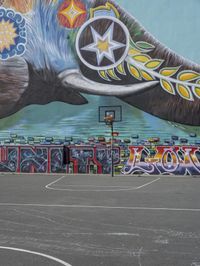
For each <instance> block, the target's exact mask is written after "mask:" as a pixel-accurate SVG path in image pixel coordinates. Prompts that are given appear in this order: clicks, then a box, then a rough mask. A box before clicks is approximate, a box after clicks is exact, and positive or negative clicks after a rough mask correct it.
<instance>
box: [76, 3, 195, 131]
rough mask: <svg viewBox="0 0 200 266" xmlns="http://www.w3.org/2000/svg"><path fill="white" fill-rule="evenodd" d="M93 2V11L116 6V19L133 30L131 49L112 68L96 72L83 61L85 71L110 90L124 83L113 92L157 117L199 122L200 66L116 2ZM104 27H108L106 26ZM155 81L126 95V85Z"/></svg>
mask: <svg viewBox="0 0 200 266" xmlns="http://www.w3.org/2000/svg"><path fill="white" fill-rule="evenodd" d="M92 3H93V6H92V10H93V11H95V10H99V9H103V8H106V7H108V6H109V7H110V8H112V7H114V8H113V10H115V14H117V18H118V19H119V20H120V21H121V22H122V23H123V24H124V25H125V26H126V28H127V29H128V31H129V33H130V42H129V51H128V55H127V58H126V59H125V60H124V62H123V63H121V64H120V65H118V66H116V67H115V68H113V69H106V70H104V71H94V70H92V69H89V68H88V67H86V66H85V65H83V64H82V63H81V62H80V69H81V72H82V74H83V75H84V76H85V77H87V78H88V79H92V80H93V81H95V82H98V83H104V84H106V85H105V89H106V86H107V88H108V91H109V86H110V85H113V86H116V85H121V86H122V92H121V95H115V93H113V96H117V97H118V98H120V99H121V100H123V101H125V102H126V103H128V104H130V105H132V106H135V107H137V108H140V109H141V110H143V111H145V112H148V113H150V114H152V115H154V116H157V117H160V118H162V119H165V120H169V121H173V122H177V123H182V124H188V125H194V126H196V125H200V116H199V112H200V67H199V66H198V65H196V64H194V63H192V62H190V61H189V60H187V59H185V58H183V57H181V56H179V55H177V54H176V53H174V52H173V51H171V50H170V49H169V48H167V47H166V46H164V45H163V44H161V43H160V42H159V41H158V40H156V39H155V38H154V37H153V36H152V35H151V34H150V33H149V32H147V31H146V30H145V28H143V27H142V26H141V25H140V23H139V22H138V21H137V20H136V19H135V18H134V17H133V16H131V15H129V14H128V13H127V12H126V11H125V10H124V9H122V8H121V7H119V6H118V5H117V4H116V3H115V2H114V1H105V0H97V1H93V2H92ZM108 3H109V5H108ZM99 7H100V8H99ZM116 10H117V11H116ZM102 23H103V22H102ZM104 23H105V22H104ZM99 27H101V25H99ZM104 27H105V28H107V25H104ZM97 29H98V28H97ZM86 38H87V36H86ZM155 81H156V82H157V83H153V86H151V87H150V86H149V88H148V89H146V90H142V89H141V90H139V91H135V93H134V92H133V93H132V94H129V95H125V94H124V95H123V86H124V91H126V90H125V89H126V87H127V86H131V85H133V84H134V87H138V85H139V84H145V83H150V82H155ZM113 91H114V89H113Z"/></svg>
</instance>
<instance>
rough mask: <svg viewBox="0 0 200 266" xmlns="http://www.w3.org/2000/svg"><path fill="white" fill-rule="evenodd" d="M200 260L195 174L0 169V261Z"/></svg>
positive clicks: (169, 265) (80, 265)
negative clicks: (93, 173) (2, 171)
mask: <svg viewBox="0 0 200 266" xmlns="http://www.w3.org/2000/svg"><path fill="white" fill-rule="evenodd" d="M11 265H12V266H27V265H28V266H36V265H37V266H40V265H41V266H47V265H48V266H57V265H58V266H61V265H65V266H100V265H103V266H134V265H138V266H161V265H162V266H165V265H166V266H179V265H180V266H185V265H191V266H200V178H199V177H190V176H185V177H172V176H161V177H158V176H141V177H137V176H117V177H114V178H112V177H110V176H87V175H76V176H70V175H65V176H64V175H63V176H62V175H25V174H23V175H15V174H1V175H0V266H11Z"/></svg>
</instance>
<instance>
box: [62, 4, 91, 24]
mask: <svg viewBox="0 0 200 266" xmlns="http://www.w3.org/2000/svg"><path fill="white" fill-rule="evenodd" d="M86 18H87V11H86V7H85V5H84V3H83V2H81V1H80V0H66V1H64V2H63V3H62V4H61V6H60V8H59V10H58V20H59V23H60V24H61V25H62V26H64V27H66V28H78V27H80V26H81V25H82V24H83V23H84V22H85V21H86Z"/></svg>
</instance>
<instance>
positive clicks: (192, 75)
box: [178, 71, 200, 81]
mask: <svg viewBox="0 0 200 266" xmlns="http://www.w3.org/2000/svg"><path fill="white" fill-rule="evenodd" d="M199 77H200V74H199V73H197V72H194V71H182V72H181V73H179V75H178V79H179V80H181V81H192V80H195V79H197V78H199Z"/></svg>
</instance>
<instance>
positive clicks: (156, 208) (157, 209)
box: [0, 203, 200, 212]
mask: <svg viewBox="0 0 200 266" xmlns="http://www.w3.org/2000/svg"><path fill="white" fill-rule="evenodd" d="M3 206H7V207H41V208H43V207H44V208H69V209H81V208H85V209H102V210H104V209H105V210H109V209H112V210H133V211H134V210H146V211H183V212H200V209H198V208H197V209H189V208H167V207H163V208H161V207H142V206H141V207H134V206H101V205H65V204H37V203H36V204H34V203H0V207H3Z"/></svg>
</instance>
